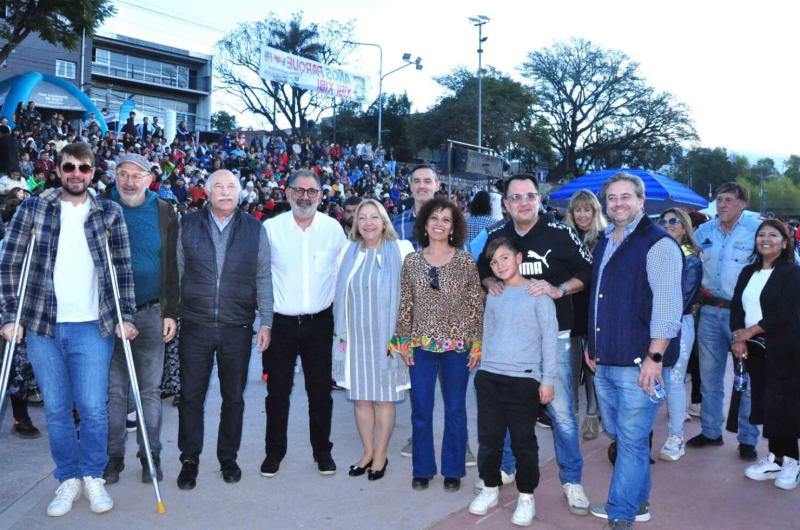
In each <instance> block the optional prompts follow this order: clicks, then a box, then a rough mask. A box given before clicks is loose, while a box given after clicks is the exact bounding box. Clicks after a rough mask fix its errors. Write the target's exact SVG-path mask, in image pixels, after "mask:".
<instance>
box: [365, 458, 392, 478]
mask: <svg viewBox="0 0 800 530" xmlns="http://www.w3.org/2000/svg"><path fill="white" fill-rule="evenodd" d="M388 465H389V459H388V458H387V459H386V462H384V463H383V469H381V470H380V471H373V470H372V469H368V470H367V480H380V479H382V478H383V475H384V474H385V473H386V466H388Z"/></svg>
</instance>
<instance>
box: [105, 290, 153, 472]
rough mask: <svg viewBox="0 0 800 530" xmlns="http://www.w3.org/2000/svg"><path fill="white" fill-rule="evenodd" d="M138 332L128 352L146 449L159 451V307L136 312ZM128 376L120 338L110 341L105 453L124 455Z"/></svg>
mask: <svg viewBox="0 0 800 530" xmlns="http://www.w3.org/2000/svg"><path fill="white" fill-rule="evenodd" d="M134 323H135V324H136V329H138V330H139V335H138V336H137V337H136V339H135V340H133V341H131V354H132V356H133V364H134V366H135V367H136V379H137V381H138V382H139V395H140V396H141V398H142V411H143V413H144V424H145V426H146V427H147V437H148V441H149V442H150V450H151V451H153V452H156V453H158V452H160V451H161V441H160V440H161V376H162V375H163V373H164V341H163V337H164V324H163V320H162V318H161V306H160V305H159V304H156V305H154V306H151V307H148V308H147V309H142V310H140V311H137V313H136V317H135V322H134ZM129 387H130V376H129V375H128V364H127V362H126V361H125V351H124V350H123V348H122V341H121V340H120V339H116V340H115V341H114V354H113V355H112V357H111V371H110V372H109V377H108V456H116V457H123V456H125V440H126V438H127V431H126V430H125V420H126V419H127V415H128V408H129V407H128V401H129V397H130V398H131V400H132V398H133V396H132V395H130V396H129V391H128V389H129ZM136 439H137V441H138V442H139V455H140V456H144V442H143V441H142V430H141V429H138V430H137V433H136Z"/></svg>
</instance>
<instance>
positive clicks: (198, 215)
mask: <svg viewBox="0 0 800 530" xmlns="http://www.w3.org/2000/svg"><path fill="white" fill-rule="evenodd" d="M241 191H242V185H241V183H240V182H239V180H238V179H237V178H236V177H235V176H234V175H233V173H231V172H230V171H227V170H224V169H223V170H219V171H215V172H214V173H212V174H211V175H210V176H209V177H208V202H209V207H208V208H203V209H201V210H198V211H196V212H193V213H190V214H188V215H186V216H184V217H183V218H182V219H181V224H180V234H179V236H178V247H177V256H178V273H179V275H180V281H181V303H180V312H179V314H180V317H181V334H180V342H179V350H178V353H179V355H180V361H181V397H182V398H183V399H182V401H181V404H180V405H179V407H178V412H179V414H178V449H180V451H181V457H180V459H181V463H182V464H183V467H182V468H181V472H180V474H179V475H178V487H179V488H180V489H192V488H194V487H195V484H196V479H197V471H198V463H199V461H200V453H201V451H202V450H203V412H204V403H205V399H206V392H207V390H208V383H209V379H210V378H211V370H212V368H213V366H214V358H215V355H216V361H217V373H218V376H219V390H220V393H221V394H222V409H221V411H220V423H219V433H218V435H217V459H218V460H219V463H220V468H221V470H222V478H223V480H224V481H225V482H229V483H233V482H238V481H239V479H240V478H241V477H242V470H241V469H240V468H239V466H238V464H237V463H236V457H237V454H238V451H239V445H240V444H241V441H242V418H243V415H244V387H245V384H246V383H247V368H248V365H249V362H250V351H251V341H252V329H253V321H254V319H255V314H256V310H258V312H259V316H260V319H261V326H260V328H259V330H258V337H257V340H256V343H257V347H258V348H259V349H260V350H261V351H263V350H265V349H267V346H269V342H270V338H271V331H270V328H271V327H272V274H271V269H270V248H269V241H268V239H267V234H266V232H265V231H264V229H263V227H262V226H261V223H259V222H258V220H257V219H256V218H255V217H253V216H252V215H248V214H246V213H244V212H242V211H241V210H239V209H238V208H237V206H238V204H239V193H241ZM254 249H258V251H257V252H253V250H254ZM253 287H255V289H254V288H253Z"/></svg>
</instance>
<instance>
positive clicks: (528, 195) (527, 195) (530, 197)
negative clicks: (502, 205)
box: [506, 192, 539, 202]
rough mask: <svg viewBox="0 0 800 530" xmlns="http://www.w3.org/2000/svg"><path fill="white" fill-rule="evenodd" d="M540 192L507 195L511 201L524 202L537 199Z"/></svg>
mask: <svg viewBox="0 0 800 530" xmlns="http://www.w3.org/2000/svg"><path fill="white" fill-rule="evenodd" d="M538 196H539V194H538V193H534V192H530V193H514V194H513V195H509V196H508V197H506V199H508V200H509V201H510V202H522V201H523V200H528V201H535V200H536V197H538Z"/></svg>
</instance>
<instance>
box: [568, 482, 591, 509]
mask: <svg viewBox="0 0 800 530" xmlns="http://www.w3.org/2000/svg"><path fill="white" fill-rule="evenodd" d="M562 487H563V488H564V495H565V496H566V497H567V508H568V509H569V513H572V514H575V515H589V499H588V498H587V497H586V493H584V492H583V486H581V485H580V484H572V483H569V482H567V483H566V484H564V485H563V486H562Z"/></svg>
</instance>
